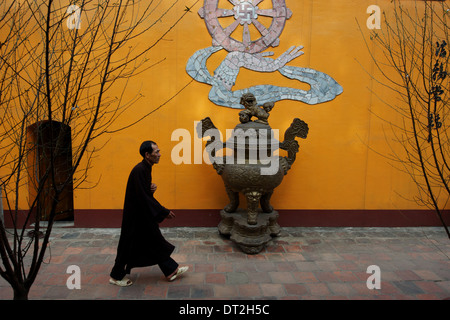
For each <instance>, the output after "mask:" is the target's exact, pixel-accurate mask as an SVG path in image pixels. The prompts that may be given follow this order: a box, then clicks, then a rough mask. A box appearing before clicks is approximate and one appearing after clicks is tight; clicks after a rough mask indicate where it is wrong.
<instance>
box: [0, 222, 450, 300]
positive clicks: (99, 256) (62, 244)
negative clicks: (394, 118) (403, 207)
mask: <svg viewBox="0 0 450 320" xmlns="http://www.w3.org/2000/svg"><path fill="white" fill-rule="evenodd" d="M163 233H164V235H165V237H166V239H168V240H169V241H170V242H172V243H173V244H174V245H176V247H177V248H176V251H175V253H174V254H173V257H174V258H175V259H176V260H177V261H178V262H179V263H180V264H184V265H188V266H189V267H190V271H189V272H188V273H187V274H186V275H184V276H183V277H181V278H179V279H177V280H176V281H174V282H171V283H169V282H167V281H166V280H165V279H164V277H163V275H162V273H161V271H160V270H159V268H158V267H157V266H153V267H147V268H137V269H133V270H132V273H131V279H132V280H133V281H134V284H133V285H132V286H130V287H126V288H119V287H117V286H114V285H111V284H109V283H108V279H109V272H110V269H111V267H112V265H113V262H114V259H115V253H116V246H117V243H118V239H119V229H76V228H55V229H54V230H53V233H52V240H51V246H50V251H48V252H47V255H46V259H45V262H46V264H44V265H43V266H42V268H41V270H40V273H39V275H38V277H37V279H36V281H35V283H34V285H33V287H32V289H31V291H30V296H29V298H30V299H46V300H52V299H60V300H61V299H62V300H78V299H84V300H86V299H87V300H92V299H102V300H103V299H105V300H106V299H139V300H143V299H150V300H153V299H175V300H180V299H198V300H210V299H231V300H233V299H352V300H357V299H364V300H372V299H402V300H403V299H415V300H427V299H432V300H442V299H449V298H450V259H449V257H450V240H449V239H448V238H447V237H446V234H445V232H444V230H443V229H442V228H439V227H436V228H284V229H283V230H282V235H281V236H280V237H278V238H275V239H274V240H273V241H272V242H271V243H269V245H268V246H267V248H266V249H265V250H264V251H263V252H261V253H260V254H258V255H247V254H244V253H242V252H241V251H240V250H239V248H237V247H236V246H235V245H234V243H233V242H231V241H230V240H229V239H227V238H224V237H222V236H220V235H219V234H218V232H217V229H216V228H165V229H163ZM70 265H77V266H79V267H80V270H81V289H72V290H70V289H68V288H67V286H66V281H67V279H68V277H69V276H70V274H68V273H67V268H68V266H70ZM370 265H377V266H379V267H380V271H381V289H373V290H369V289H368V288H367V284H366V281H367V279H368V277H369V276H370V275H371V274H369V273H367V267H368V266H370ZM11 298H12V290H11V289H10V287H9V285H8V284H7V283H6V281H5V280H4V279H3V278H0V299H11Z"/></svg>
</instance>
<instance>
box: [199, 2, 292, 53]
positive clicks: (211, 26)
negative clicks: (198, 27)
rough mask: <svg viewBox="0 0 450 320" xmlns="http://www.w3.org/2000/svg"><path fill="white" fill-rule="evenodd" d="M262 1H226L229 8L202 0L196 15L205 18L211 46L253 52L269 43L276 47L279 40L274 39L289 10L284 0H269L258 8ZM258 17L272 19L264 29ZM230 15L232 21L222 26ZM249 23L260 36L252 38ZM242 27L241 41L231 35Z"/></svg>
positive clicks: (279, 31)
mask: <svg viewBox="0 0 450 320" xmlns="http://www.w3.org/2000/svg"><path fill="white" fill-rule="evenodd" d="M262 1H263V0H253V1H252V0H244V1H243V0H230V2H231V3H232V4H233V5H234V7H233V9H222V8H219V0H212V1H205V4H204V6H203V7H202V8H200V10H199V12H198V13H199V15H200V17H202V18H203V19H204V20H205V23H206V27H207V29H208V31H209V33H210V35H211V37H212V38H213V45H214V46H221V47H223V48H224V49H225V50H227V51H229V52H231V51H240V52H247V53H257V52H261V51H263V50H265V49H267V48H268V47H269V46H272V47H276V46H278V44H279V43H280V39H279V38H278V37H279V36H280V34H281V32H282V31H283V28H284V24H285V21H286V19H289V18H290V17H291V15H292V12H291V11H290V10H289V9H287V8H286V5H285V3H284V0H272V8H270V9H260V8H259V7H258V4H260V3H261V2H262ZM259 16H265V17H269V18H271V19H272V21H271V25H270V27H268V28H266V26H264V25H263V24H262V23H261V22H260V21H258V17H259ZM226 17H234V22H232V23H231V24H229V25H227V26H222V24H221V21H220V20H222V22H223V24H225V21H227V22H228V21H229V20H228V19H222V18H226ZM250 25H253V26H254V27H255V28H256V30H257V31H258V32H259V34H260V35H261V37H259V38H257V39H255V40H252V39H251V36H250V34H251V32H250ZM240 26H242V29H243V30H242V41H239V40H237V39H234V38H233V37H232V36H231V34H232V33H233V32H235V31H236V30H237V28H238V27H240Z"/></svg>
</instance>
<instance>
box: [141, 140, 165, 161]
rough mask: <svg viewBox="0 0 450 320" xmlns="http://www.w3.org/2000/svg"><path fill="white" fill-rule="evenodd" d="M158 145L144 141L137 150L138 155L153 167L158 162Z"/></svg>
mask: <svg viewBox="0 0 450 320" xmlns="http://www.w3.org/2000/svg"><path fill="white" fill-rule="evenodd" d="M159 152H160V150H159V148H158V145H157V144H156V143H155V142H153V141H150V140H148V141H144V142H142V144H141V147H140V148H139V153H140V154H141V156H142V157H143V158H144V159H145V160H146V161H147V162H148V163H149V164H150V165H154V164H155V163H158V162H159V158H161V154H160V153H159Z"/></svg>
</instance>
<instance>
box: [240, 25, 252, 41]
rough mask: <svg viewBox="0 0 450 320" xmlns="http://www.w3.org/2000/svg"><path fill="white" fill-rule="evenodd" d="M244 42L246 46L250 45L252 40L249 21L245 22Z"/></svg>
mask: <svg viewBox="0 0 450 320" xmlns="http://www.w3.org/2000/svg"><path fill="white" fill-rule="evenodd" d="M242 42H243V43H244V45H245V46H248V45H249V44H250V42H251V39H250V29H249V28H248V24H247V23H245V24H244V31H243V33H242Z"/></svg>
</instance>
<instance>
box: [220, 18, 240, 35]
mask: <svg viewBox="0 0 450 320" xmlns="http://www.w3.org/2000/svg"><path fill="white" fill-rule="evenodd" d="M238 26H239V20H234V22H233V23H232V24H230V25H229V26H228V27H226V28H225V29H224V30H223V31H224V32H225V34H226V35H227V36H229V35H230V34H232V33H233V31H234V30H236V28H237V27H238Z"/></svg>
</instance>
